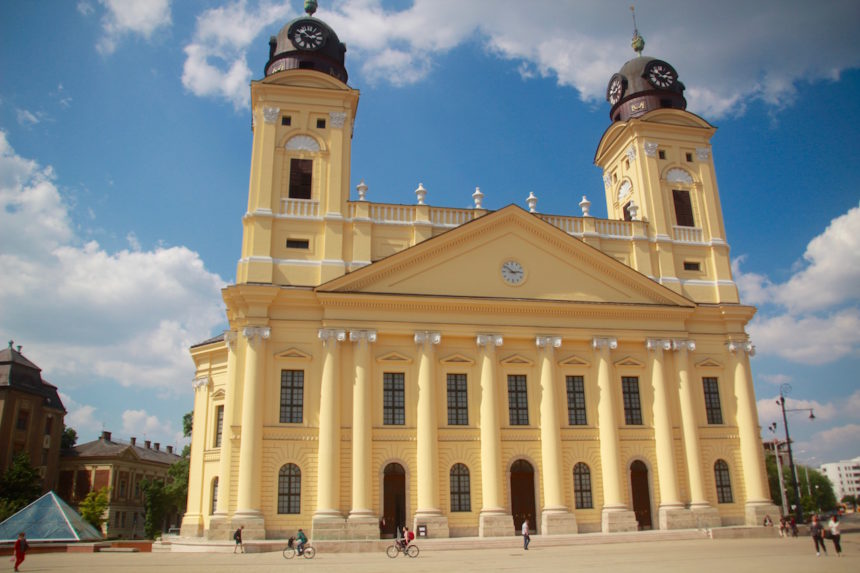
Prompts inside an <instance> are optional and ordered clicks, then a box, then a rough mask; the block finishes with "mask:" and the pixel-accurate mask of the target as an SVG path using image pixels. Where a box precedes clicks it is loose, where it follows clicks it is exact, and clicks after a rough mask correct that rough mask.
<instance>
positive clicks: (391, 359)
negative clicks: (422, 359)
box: [376, 352, 412, 364]
mask: <svg viewBox="0 0 860 573" xmlns="http://www.w3.org/2000/svg"><path fill="white" fill-rule="evenodd" d="M376 361H377V362H386V363H388V364H411V363H412V359H411V358H409V357H408V356H406V355H405V354H400V353H399V352H389V353H387V354H383V355H382V356H378V357H377V358H376Z"/></svg>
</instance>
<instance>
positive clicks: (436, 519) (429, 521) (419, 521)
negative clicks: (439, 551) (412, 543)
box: [412, 511, 451, 539]
mask: <svg viewBox="0 0 860 573" xmlns="http://www.w3.org/2000/svg"><path fill="white" fill-rule="evenodd" d="M412 525H413V529H412V531H414V532H415V538H416V539H417V538H418V526H419V525H424V526H426V527H427V537H428V538H435V537H451V534H450V532H449V530H448V518H447V517H445V516H444V515H442V513H441V512H422V511H416V512H415V519H414V520H413V522H412Z"/></svg>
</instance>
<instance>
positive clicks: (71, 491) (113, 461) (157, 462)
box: [57, 431, 180, 539]
mask: <svg viewBox="0 0 860 573" xmlns="http://www.w3.org/2000/svg"><path fill="white" fill-rule="evenodd" d="M179 458H180V456H178V455H177V454H175V453H174V452H173V446H167V447H166V448H165V449H161V444H159V443H157V442H156V443H154V444H153V443H152V442H151V441H150V440H145V441H144V442H143V445H140V444H138V443H137V438H131V440H130V441H129V442H120V441H116V440H113V439H112V436H111V433H110V432H107V431H102V434H101V436H100V437H99V439H97V440H93V441H91V442H86V443H84V444H79V445H77V446H75V447H73V448H70V449H67V450H63V455H62V457H61V458H60V478H59V482H58V485H57V493H58V494H59V496H60V497H61V498H63V499H64V500H65V501H66V502H67V503H69V504H71V505H73V506H75V507H77V505H78V504H79V503H80V502H81V501H83V500H84V498H86V497H87V494H89V493H90V492H91V491H95V492H98V491H99V490H101V489H102V488H104V487H108V488H110V494H109V495H110V503H109V505H108V508H107V510H106V515H105V523H104V525H103V526H102V533H104V534H105V535H106V536H109V537H121V538H125V539H138V538H143V537H144V521H145V518H146V508H145V506H144V497H143V490H142V485H143V482H144V481H161V482H162V483H166V482H168V481H169V480H170V478H169V477H168V473H167V472H168V470H169V469H170V466H172V465H173V464H175V463H176V462H177V461H179ZM179 519H180V516H179V515H177V513H176V512H175V511H173V512H170V513H169V514H168V515H166V516H165V523H164V524H163V529H164V530H165V531H166V530H167V528H169V527H172V526H178V524H179Z"/></svg>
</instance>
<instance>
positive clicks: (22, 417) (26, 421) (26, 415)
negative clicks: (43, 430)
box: [16, 410, 30, 431]
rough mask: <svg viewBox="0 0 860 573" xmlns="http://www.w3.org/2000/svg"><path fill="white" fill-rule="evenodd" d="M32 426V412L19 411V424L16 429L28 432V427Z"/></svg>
mask: <svg viewBox="0 0 860 573" xmlns="http://www.w3.org/2000/svg"><path fill="white" fill-rule="evenodd" d="M29 425H30V412H28V411H27V410H18V424H17V425H16V427H17V428H18V429H19V430H24V431H26V430H27V426H29Z"/></svg>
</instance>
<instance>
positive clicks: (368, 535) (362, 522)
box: [346, 512, 379, 540]
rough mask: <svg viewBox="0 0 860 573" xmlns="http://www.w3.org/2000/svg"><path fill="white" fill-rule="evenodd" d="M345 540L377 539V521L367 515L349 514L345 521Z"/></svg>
mask: <svg viewBox="0 0 860 573" xmlns="http://www.w3.org/2000/svg"><path fill="white" fill-rule="evenodd" d="M346 537H347V539H363V540H370V539H379V520H378V519H377V518H376V517H375V516H374V515H372V514H369V513H364V512H361V513H351V514H350V515H349V518H348V519H347V520H346Z"/></svg>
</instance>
